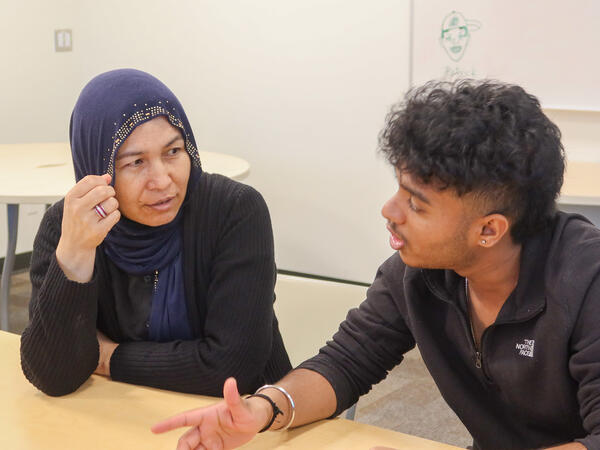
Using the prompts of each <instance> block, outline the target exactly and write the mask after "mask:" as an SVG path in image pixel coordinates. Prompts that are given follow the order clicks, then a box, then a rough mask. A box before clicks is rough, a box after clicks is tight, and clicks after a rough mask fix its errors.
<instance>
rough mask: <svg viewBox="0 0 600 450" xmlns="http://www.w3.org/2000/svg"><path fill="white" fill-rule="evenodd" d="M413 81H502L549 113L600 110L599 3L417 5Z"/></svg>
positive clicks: (418, 1) (430, 0)
mask: <svg viewBox="0 0 600 450" xmlns="http://www.w3.org/2000/svg"><path fill="white" fill-rule="evenodd" d="M412 8H413V11H412V20H413V22H412V31H413V36H412V47H413V48H412V52H411V53H412V61H411V82H412V84H413V85H420V84H422V83H423V82H425V81H427V80H430V79H434V78H435V79H439V78H442V79H452V78H457V77H458V78H464V77H471V78H495V79H499V80H502V81H506V82H509V83H516V84H519V85H521V86H523V87H524V88H525V89H526V90H527V91H528V92H530V93H532V94H534V95H536V96H537V97H538V98H539V99H540V101H541V102H542V106H543V107H545V108H556V109H574V110H595V111H598V110H600V57H599V56H598V55H599V53H600V2H599V1H597V0H575V1H572V2H568V3H567V2H564V1H558V0H545V1H544V0H529V1H517V0H504V1H502V2H500V1H491V0H485V1H484V0H462V1H461V0H457V1H446V0H414V1H413V4H412Z"/></svg>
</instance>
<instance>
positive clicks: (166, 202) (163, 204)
mask: <svg viewBox="0 0 600 450" xmlns="http://www.w3.org/2000/svg"><path fill="white" fill-rule="evenodd" d="M174 198H175V197H174V196H173V197H169V198H165V199H163V200H159V201H158V202H156V203H152V204H149V205H148V207H150V208H152V209H154V210H156V211H166V210H168V209H170V208H171V205H172V203H173V199H174Z"/></svg>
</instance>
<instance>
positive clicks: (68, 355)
mask: <svg viewBox="0 0 600 450" xmlns="http://www.w3.org/2000/svg"><path fill="white" fill-rule="evenodd" d="M70 140H71V151H72V154H73V163H74V166H75V175H76V179H77V184H76V185H75V186H74V187H73V188H72V189H71V190H70V191H69V193H68V194H67V195H66V197H65V199H64V200H62V201H60V202H58V203H56V204H55V205H53V206H52V207H51V208H50V209H49V210H48V211H47V213H46V214H45V216H44V219H43V220H42V223H41V225H40V229H39V231H38V234H37V236H36V239H35V242H34V248H33V255H32V260H31V272H30V274H31V282H32V298H31V303H30V307H29V310H30V321H29V324H28V326H27V328H26V329H25V331H24V332H23V335H22V337H21V364H22V368H23V372H24V374H25V376H26V377H27V379H28V380H29V381H30V382H31V383H32V384H34V385H35V386H36V387H38V388H39V389H40V390H42V391H43V392H45V393H46V394H48V395H54V396H56V395H64V394H68V393H70V392H73V391H75V390H76V389H77V388H78V387H79V386H81V384H82V383H84V382H85V381H86V380H87V379H88V378H89V376H90V375H91V374H92V373H97V374H102V375H107V376H110V377H111V378H112V379H113V380H117V381H124V382H128V383H134V384H143V385H147V386H153V387H158V388H163V389H170V390H175V391H181V392H191V393H198V394H205V395H220V394H221V386H222V385H223V382H224V381H225V379H226V378H227V377H228V376H235V377H236V378H237V379H238V380H240V385H241V390H242V391H245V392H252V391H254V390H255V389H256V388H257V387H259V386H260V385H262V384H264V383H265V382H270V381H275V380H276V379H279V378H280V377H281V376H282V375H284V374H285V373H286V372H287V371H289V370H290V369H291V366H290V362H289V359H288V357H287V353H286V351H285V348H284V346H283V341H282V339H281V335H280V333H279V330H278V325H277V319H276V318H275V315H274V313H273V299H274V295H273V287H274V283H275V277H276V272H275V263H274V256H273V237H272V231H271V223H270V218H269V213H268V210H267V206H266V204H265V202H264V200H263V199H262V197H261V196H260V194H259V193H258V192H256V191H255V190H254V189H252V188H251V187H249V186H246V185H243V184H240V183H237V182H235V181H232V180H230V179H228V178H226V177H223V176H220V175H213V174H208V173H203V172H202V170H201V166H200V159H199V157H198V152H197V150H196V143H195V140H194V135H193V133H192V130H191V127H190V125H189V123H188V120H187V117H186V115H185V113H184V111H183V108H182V107H181V104H180V103H179V101H178V100H177V98H176V97H175V96H174V95H173V93H172V92H171V91H170V90H169V89H168V88H167V87H166V86H165V85H164V84H162V83H161V82H160V81H159V80H157V79H156V78H154V77H153V76H151V75H149V74H147V73H144V72H140V71H137V70H131V69H123V70H114V71H110V72H106V73H104V74H101V75H99V76H97V77H96V78H94V79H93V80H91V81H90V82H89V83H88V84H87V86H86V87H85V88H84V89H83V91H82V92H81V95H80V97H79V99H78V101H77V104H76V105H75V108H74V111H73V114H72V116H71V124H70Z"/></svg>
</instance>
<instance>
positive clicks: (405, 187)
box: [398, 181, 431, 205]
mask: <svg viewBox="0 0 600 450" xmlns="http://www.w3.org/2000/svg"><path fill="white" fill-rule="evenodd" d="M398 184H399V185H400V187H401V188H402V189H404V190H405V191H406V192H408V193H409V194H410V195H414V196H415V197H417V198H418V199H419V200H421V201H422V202H424V203H427V204H428V205H431V202H430V201H429V199H428V198H427V197H425V195H423V193H421V192H419V191H416V190H414V189H413V188H411V187H408V186H407V185H406V184H404V183H403V182H402V181H399V182H398Z"/></svg>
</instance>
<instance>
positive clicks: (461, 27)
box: [440, 11, 481, 61]
mask: <svg viewBox="0 0 600 450" xmlns="http://www.w3.org/2000/svg"><path fill="white" fill-rule="evenodd" d="M479 28H481V24H480V23H479V22H478V21H477V20H467V19H465V16H463V15H462V14H461V13H459V12H457V11H452V12H451V13H450V14H448V15H447V16H446V17H445V18H444V21H443V22H442V34H441V36H440V44H441V45H442V47H444V50H446V53H447V54H448V56H449V57H450V59H451V60H452V61H460V59H461V58H462V57H463V55H464V54H465V50H466V49H467V45H468V44H469V41H470V39H471V31H477V30H479Z"/></svg>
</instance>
